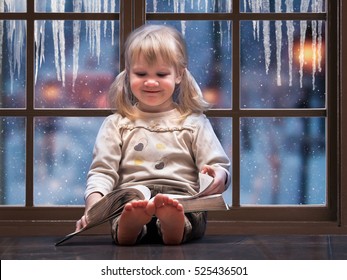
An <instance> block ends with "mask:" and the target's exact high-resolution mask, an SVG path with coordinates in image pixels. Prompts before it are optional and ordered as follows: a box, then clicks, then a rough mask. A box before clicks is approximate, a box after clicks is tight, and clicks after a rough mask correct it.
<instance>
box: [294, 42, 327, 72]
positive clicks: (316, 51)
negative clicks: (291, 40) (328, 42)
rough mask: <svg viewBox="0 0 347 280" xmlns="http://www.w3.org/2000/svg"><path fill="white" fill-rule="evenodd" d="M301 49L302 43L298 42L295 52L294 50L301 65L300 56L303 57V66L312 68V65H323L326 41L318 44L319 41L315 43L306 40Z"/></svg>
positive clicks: (295, 57) (296, 59) (295, 56)
mask: <svg viewBox="0 0 347 280" xmlns="http://www.w3.org/2000/svg"><path fill="white" fill-rule="evenodd" d="M300 49H301V46H300V43H297V44H296V47H295V52H294V59H295V61H296V62H297V63H298V65H300V61H301V60H300V58H301V56H302V57H303V66H304V67H309V68H311V69H312V66H313V65H315V66H316V67H317V68H318V66H319V63H320V64H321V65H323V64H324V54H325V46H324V43H323V42H322V44H320V45H319V44H318V42H317V43H316V44H315V46H314V44H312V42H311V41H306V42H305V44H304V46H303V49H302V50H300Z"/></svg>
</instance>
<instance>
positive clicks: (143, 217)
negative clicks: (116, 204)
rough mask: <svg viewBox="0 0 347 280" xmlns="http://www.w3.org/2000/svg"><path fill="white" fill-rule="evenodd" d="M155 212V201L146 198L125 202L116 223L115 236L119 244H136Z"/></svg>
mask: <svg viewBox="0 0 347 280" xmlns="http://www.w3.org/2000/svg"><path fill="white" fill-rule="evenodd" d="M154 212H155V205H154V203H153V202H148V201H146V200H137V201H131V202H129V203H127V204H125V206H124V209H123V212H122V214H121V215H120V216H119V218H118V219H117V220H116V221H115V222H114V223H116V225H115V227H113V228H114V230H115V231H116V232H114V234H113V236H114V237H116V238H114V239H115V241H116V242H117V243H118V244H119V245H134V244H135V243H136V241H137V240H138V237H139V235H140V234H141V232H142V230H143V227H144V226H145V225H146V224H147V223H149V222H150V220H151V219H152V217H153V214H154Z"/></svg>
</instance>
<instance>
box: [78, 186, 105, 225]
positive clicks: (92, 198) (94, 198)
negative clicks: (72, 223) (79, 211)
mask: <svg viewBox="0 0 347 280" xmlns="http://www.w3.org/2000/svg"><path fill="white" fill-rule="evenodd" d="M102 197H103V195H102V194H101V193H99V192H94V193H91V194H90V195H89V196H88V197H87V199H86V206H85V209H84V215H83V216H82V217H81V219H79V220H78V221H77V222H76V230H75V231H78V230H80V229H82V228H84V227H85V226H86V225H87V224H88V217H87V212H88V210H89V209H90V208H91V207H92V206H93V205H94V204H95V203H96V202H98V201H99V200H100V199H101V198H102Z"/></svg>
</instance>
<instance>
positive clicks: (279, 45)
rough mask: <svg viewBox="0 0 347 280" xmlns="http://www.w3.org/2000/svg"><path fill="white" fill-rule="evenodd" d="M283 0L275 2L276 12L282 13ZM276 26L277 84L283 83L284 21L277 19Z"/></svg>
mask: <svg viewBox="0 0 347 280" xmlns="http://www.w3.org/2000/svg"><path fill="white" fill-rule="evenodd" d="M281 3H282V1H281V0H276V2H275V12H276V13H281V12H282V9H281ZM275 27H276V60H277V71H276V72H277V75H276V76H277V85H278V86H280V85H282V82H281V68H282V61H281V53H282V21H280V20H276V21H275Z"/></svg>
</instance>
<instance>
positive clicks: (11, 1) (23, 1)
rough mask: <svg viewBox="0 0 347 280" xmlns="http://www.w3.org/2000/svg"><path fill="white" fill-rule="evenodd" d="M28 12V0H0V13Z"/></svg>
mask: <svg viewBox="0 0 347 280" xmlns="http://www.w3.org/2000/svg"><path fill="white" fill-rule="evenodd" d="M26 10H27V0H7V1H5V0H0V12H5V13H11V12H16V13H21V12H26Z"/></svg>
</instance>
